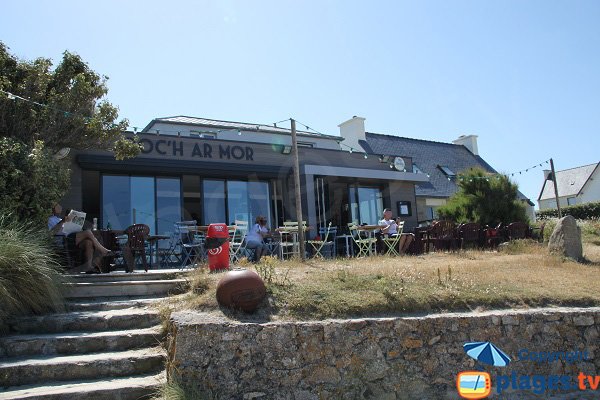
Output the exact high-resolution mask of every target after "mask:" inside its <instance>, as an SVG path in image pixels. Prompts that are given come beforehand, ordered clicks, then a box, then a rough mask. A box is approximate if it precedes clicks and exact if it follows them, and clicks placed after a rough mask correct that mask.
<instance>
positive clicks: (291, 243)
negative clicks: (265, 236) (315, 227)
mask: <svg viewBox="0 0 600 400" xmlns="http://www.w3.org/2000/svg"><path fill="white" fill-rule="evenodd" d="M302 228H303V229H305V230H306V221H303V222H302ZM278 230H279V233H280V235H281V241H280V242H279V254H280V257H281V259H284V258H285V256H290V257H293V256H294V255H300V245H299V243H298V232H299V227H298V222H297V221H285V222H284V223H283V226H282V227H280V228H279V229H278Z"/></svg>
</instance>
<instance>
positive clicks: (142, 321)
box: [8, 308, 161, 334]
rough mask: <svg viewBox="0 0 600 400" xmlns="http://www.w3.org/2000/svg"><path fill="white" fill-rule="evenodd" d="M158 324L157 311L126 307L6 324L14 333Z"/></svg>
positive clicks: (49, 316) (134, 327)
mask: <svg viewBox="0 0 600 400" xmlns="http://www.w3.org/2000/svg"><path fill="white" fill-rule="evenodd" d="M160 323H161V319H160V315H159V313H158V311H155V310H152V309H135V308H127V309H124V310H109V311H83V312H71V313H68V314H49V315H42V316H36V317H24V318H18V319H16V320H12V321H9V324H8V325H9V329H10V331H11V332H15V333H23V334H25V333H43V334H45V333H60V332H82V331H85V332H97V331H116V330H122V329H142V328H149V327H151V326H155V325H159V324H160Z"/></svg>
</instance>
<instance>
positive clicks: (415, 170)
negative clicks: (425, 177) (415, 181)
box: [412, 164, 423, 174]
mask: <svg viewBox="0 0 600 400" xmlns="http://www.w3.org/2000/svg"><path fill="white" fill-rule="evenodd" d="M412 168H413V174H422V173H423V171H421V169H420V168H419V167H417V164H413V165H412Z"/></svg>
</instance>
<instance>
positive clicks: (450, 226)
mask: <svg viewBox="0 0 600 400" xmlns="http://www.w3.org/2000/svg"><path fill="white" fill-rule="evenodd" d="M455 241H456V237H455V225H454V222H452V221H438V222H436V223H434V224H433V225H432V226H431V228H430V229H429V237H428V238H427V251H429V245H430V244H433V248H434V249H435V250H438V249H440V248H442V247H443V248H446V249H448V250H450V249H453V248H454V245H455Z"/></svg>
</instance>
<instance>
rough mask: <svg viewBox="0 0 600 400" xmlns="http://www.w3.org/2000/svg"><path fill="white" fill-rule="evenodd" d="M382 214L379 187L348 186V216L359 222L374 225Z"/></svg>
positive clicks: (381, 199)
mask: <svg viewBox="0 0 600 400" xmlns="http://www.w3.org/2000/svg"><path fill="white" fill-rule="evenodd" d="M382 215H383V196H382V194H381V190H379V188H370V187H360V186H351V187H350V217H351V219H352V221H355V222H358V223H359V224H369V225H374V224H376V223H377V221H379V220H380V219H381V218H382Z"/></svg>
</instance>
